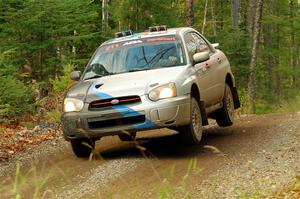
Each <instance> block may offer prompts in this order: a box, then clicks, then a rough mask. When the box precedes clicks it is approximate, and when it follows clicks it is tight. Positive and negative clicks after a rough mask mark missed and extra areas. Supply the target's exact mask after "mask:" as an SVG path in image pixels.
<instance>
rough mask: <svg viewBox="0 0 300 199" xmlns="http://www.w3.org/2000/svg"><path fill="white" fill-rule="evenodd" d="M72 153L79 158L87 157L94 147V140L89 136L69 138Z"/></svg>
mask: <svg viewBox="0 0 300 199" xmlns="http://www.w3.org/2000/svg"><path fill="white" fill-rule="evenodd" d="M71 146H72V150H73V152H74V154H75V155H76V156H77V157H79V158H87V157H89V156H90V154H91V153H92V151H93V150H94V148H95V141H94V140H91V139H89V138H83V139H76V140H71Z"/></svg>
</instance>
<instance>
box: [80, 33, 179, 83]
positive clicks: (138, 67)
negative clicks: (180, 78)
mask: <svg viewBox="0 0 300 199" xmlns="http://www.w3.org/2000/svg"><path fill="white" fill-rule="evenodd" d="M183 64H185V59H184V56H183V53H182V47H181V44H180V42H179V41H178V40H176V38H175V37H158V38H148V39H139V40H132V41H127V42H120V43H114V44H107V45H104V46H102V47H100V48H99V49H98V50H97V52H96V53H95V55H94V56H93V58H92V60H91V61H90V64H89V65H88V66H87V68H86V71H85V74H84V78H83V79H92V78H98V77H102V76H106V75H112V74H119V73H126V72H135V71H142V70H151V69H156V68H164V67H172V66H180V65H183Z"/></svg>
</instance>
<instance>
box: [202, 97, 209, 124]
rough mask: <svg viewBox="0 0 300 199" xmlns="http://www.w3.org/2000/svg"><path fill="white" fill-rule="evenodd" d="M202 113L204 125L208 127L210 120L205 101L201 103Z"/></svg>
mask: <svg viewBox="0 0 300 199" xmlns="http://www.w3.org/2000/svg"><path fill="white" fill-rule="evenodd" d="M200 111H201V118H202V125H203V126H206V125H208V119H207V115H206V110H205V104H204V102H203V101H200Z"/></svg>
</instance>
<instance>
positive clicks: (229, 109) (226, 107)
mask: <svg viewBox="0 0 300 199" xmlns="http://www.w3.org/2000/svg"><path fill="white" fill-rule="evenodd" d="M222 102H223V107H222V108H221V109H219V110H218V111H217V112H216V121H217V123H218V125H219V126H220V127H226V126H231V125H232V124H233V121H234V101H233V96H232V91H231V88H230V86H229V85H228V84H226V85H225V93H224V98H223V101H222Z"/></svg>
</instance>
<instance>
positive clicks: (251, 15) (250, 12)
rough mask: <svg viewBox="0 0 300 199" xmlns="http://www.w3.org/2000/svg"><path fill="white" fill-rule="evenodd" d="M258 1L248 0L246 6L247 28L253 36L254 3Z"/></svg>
mask: <svg viewBox="0 0 300 199" xmlns="http://www.w3.org/2000/svg"><path fill="white" fill-rule="evenodd" d="M257 3H258V2H257V1H256V0H248V7H247V30H248V33H249V35H250V36H253V28H254V23H255V16H256V11H257V9H256V6H255V5H256V4H257Z"/></svg>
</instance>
